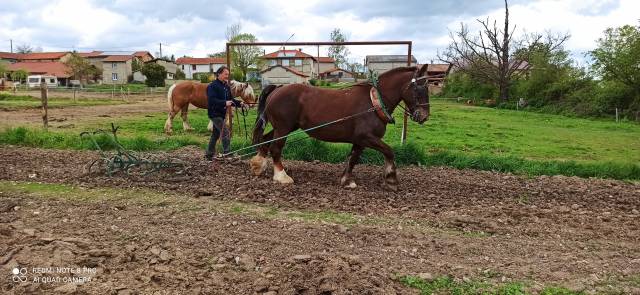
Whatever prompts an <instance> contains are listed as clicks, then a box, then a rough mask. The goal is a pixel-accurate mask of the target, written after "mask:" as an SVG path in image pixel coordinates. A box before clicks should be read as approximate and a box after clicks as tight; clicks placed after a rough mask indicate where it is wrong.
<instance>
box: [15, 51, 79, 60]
mask: <svg viewBox="0 0 640 295" xmlns="http://www.w3.org/2000/svg"><path fill="white" fill-rule="evenodd" d="M68 53H69V52H36V53H25V54H22V55H21V56H20V58H19V59H20V60H38V59H60V58H62V57H63V56H65V55H67V54H68Z"/></svg>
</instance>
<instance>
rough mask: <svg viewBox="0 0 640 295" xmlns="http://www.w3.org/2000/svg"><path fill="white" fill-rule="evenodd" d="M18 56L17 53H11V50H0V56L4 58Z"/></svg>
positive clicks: (15, 57)
mask: <svg viewBox="0 0 640 295" xmlns="http://www.w3.org/2000/svg"><path fill="white" fill-rule="evenodd" d="M19 57H20V54H19V53H11V52H0V58H5V59H18V58H19Z"/></svg>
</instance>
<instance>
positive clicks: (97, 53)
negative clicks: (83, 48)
mask: <svg viewBox="0 0 640 295" xmlns="http://www.w3.org/2000/svg"><path fill="white" fill-rule="evenodd" d="M100 54H102V51H96V50H94V51H91V52H78V55H80V56H82V57H87V58H88V57H97V56H100Z"/></svg>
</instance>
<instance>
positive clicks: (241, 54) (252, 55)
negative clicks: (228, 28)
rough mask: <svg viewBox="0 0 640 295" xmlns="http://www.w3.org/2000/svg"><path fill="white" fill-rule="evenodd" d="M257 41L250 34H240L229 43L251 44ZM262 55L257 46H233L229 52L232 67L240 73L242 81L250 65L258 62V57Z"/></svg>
mask: <svg viewBox="0 0 640 295" xmlns="http://www.w3.org/2000/svg"><path fill="white" fill-rule="evenodd" d="M257 40H258V39H256V37H255V36H254V35H252V34H247V33H242V34H239V35H236V36H235V37H234V38H233V39H232V40H231V42H237V43H252V42H256V41H257ZM261 54H262V50H261V49H260V47H258V46H234V47H233V49H232V50H231V61H232V63H233V66H234V67H237V68H238V69H240V71H241V72H242V80H244V79H246V77H247V71H248V70H249V67H250V66H251V65H255V64H256V63H257V62H258V57H259V56H260V55H261Z"/></svg>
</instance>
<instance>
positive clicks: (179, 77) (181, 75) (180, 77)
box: [176, 69, 187, 80]
mask: <svg viewBox="0 0 640 295" xmlns="http://www.w3.org/2000/svg"><path fill="white" fill-rule="evenodd" d="M186 77H187V76H186V75H185V74H184V72H183V71H182V70H181V69H177V70H176V80H184V79H185V78H186Z"/></svg>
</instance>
